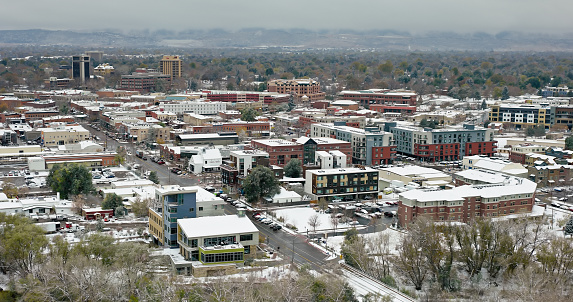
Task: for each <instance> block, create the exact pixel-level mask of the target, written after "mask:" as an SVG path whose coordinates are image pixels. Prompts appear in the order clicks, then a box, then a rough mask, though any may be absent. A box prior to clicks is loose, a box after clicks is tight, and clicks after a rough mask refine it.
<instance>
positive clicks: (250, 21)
mask: <svg viewBox="0 0 573 302" xmlns="http://www.w3.org/2000/svg"><path fill="white" fill-rule="evenodd" d="M1 2H2V4H1V5H0V8H1V9H0V11H2V14H0V16H1V17H0V18H1V19H0V20H1V21H0V29H61V30H104V29H119V30H123V31H130V30H134V29H149V30H157V29H167V30H173V31H181V30H186V29H210V28H222V29H227V30H237V29H241V28H251V27H261V28H271V29H289V28H305V29H311V30H322V29H354V30H371V29H377V30H385V29H392V30H399V31H409V32H411V33H414V34H415V33H424V32H427V31H454V32H476V31H479V32H487V33H492V34H495V33H498V32H501V31H522V32H542V33H569V32H573V2H571V0H546V1H540V0H471V1H470V0H401V1H396V0H394V1H384V0H282V1H277V0H264V1H262V0H246V1H245V0H244V1H239V0H203V1H195V0H177V1H176V0H159V1H154V0H92V1H81V0H80V1H78V0H50V1H47V0H2V1H1Z"/></svg>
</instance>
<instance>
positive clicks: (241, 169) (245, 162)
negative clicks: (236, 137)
mask: <svg viewBox="0 0 573 302" xmlns="http://www.w3.org/2000/svg"><path fill="white" fill-rule="evenodd" d="M230 158H231V161H232V162H234V163H235V167H236V168H237V170H238V174H239V175H242V176H247V175H248V174H249V173H248V172H249V170H250V169H252V168H254V167H256V165H257V162H258V160H259V159H267V160H268V158H269V153H267V152H264V151H260V150H237V151H231V152H230Z"/></svg>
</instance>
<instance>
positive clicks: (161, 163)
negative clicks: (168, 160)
mask: <svg viewBox="0 0 573 302" xmlns="http://www.w3.org/2000/svg"><path fill="white" fill-rule="evenodd" d="M157 164H158V165H163V164H165V161H164V160H162V159H160V160H158V161H157Z"/></svg>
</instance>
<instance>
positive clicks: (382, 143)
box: [310, 123, 396, 165]
mask: <svg viewBox="0 0 573 302" xmlns="http://www.w3.org/2000/svg"><path fill="white" fill-rule="evenodd" d="M310 133H311V136H312V137H332V138H336V139H338V140H342V141H346V142H350V143H351V147H352V156H351V157H352V163H353V164H358V165H380V164H388V163H391V162H392V161H393V160H394V159H395V156H396V146H395V144H394V140H393V134H392V133H389V132H385V131H380V129H378V128H376V127H369V128H366V129H358V128H354V127H349V126H336V124H326V123H317V124H312V125H311V128H310Z"/></svg>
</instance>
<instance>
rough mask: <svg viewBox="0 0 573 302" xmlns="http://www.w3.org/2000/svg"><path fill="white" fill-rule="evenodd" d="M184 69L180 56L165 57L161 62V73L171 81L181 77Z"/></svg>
mask: <svg viewBox="0 0 573 302" xmlns="http://www.w3.org/2000/svg"><path fill="white" fill-rule="evenodd" d="M182 67H183V61H182V60H181V59H180V58H179V56H163V59H161V61H159V71H160V72H161V73H162V74H166V75H169V76H170V77H171V78H170V79H171V80H173V78H180V77H181V72H182V69H183V68H182Z"/></svg>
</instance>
